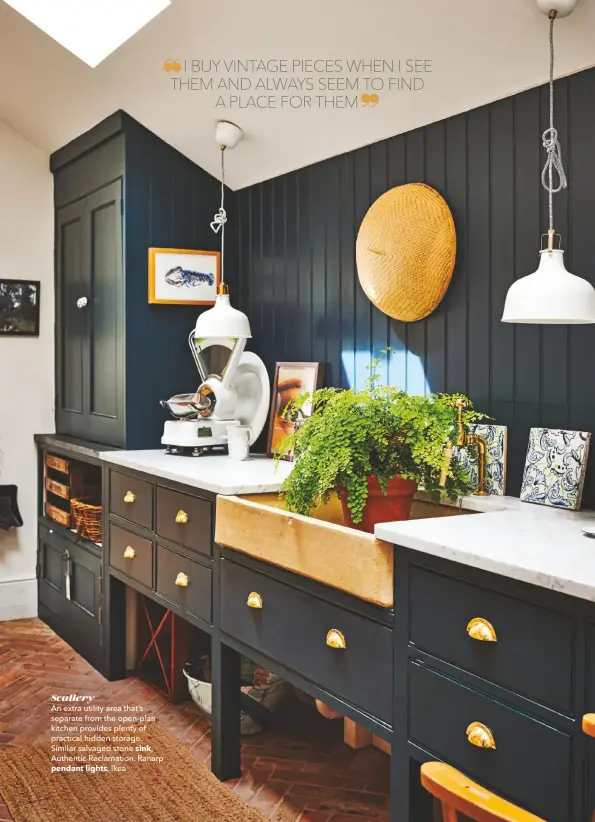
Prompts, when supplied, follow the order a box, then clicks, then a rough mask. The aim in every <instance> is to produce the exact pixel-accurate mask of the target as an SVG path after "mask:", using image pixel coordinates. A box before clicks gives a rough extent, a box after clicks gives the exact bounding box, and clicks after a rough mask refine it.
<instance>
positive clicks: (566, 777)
mask: <svg viewBox="0 0 595 822" xmlns="http://www.w3.org/2000/svg"><path fill="white" fill-rule="evenodd" d="M408 720H409V739H410V740H411V741H412V742H414V743H415V744H417V745H419V746H421V747H422V748H424V749H425V750H427V751H428V752H429V753H430V754H432V755H433V756H436V757H437V758H438V759H441V760H444V761H446V762H448V763H449V764H451V765H453V766H454V767H456V768H458V769H459V770H461V771H462V772H463V773H465V774H467V775H468V776H469V777H471V778H472V779H475V780H477V781H478V782H479V783H480V784H482V785H484V786H485V787H486V788H489V789H491V790H493V791H495V792H496V793H500V794H501V795H503V796H505V797H506V798H507V799H509V800H511V801H512V802H515V803H516V804H518V805H520V806H521V807H523V808H526V809H527V810H529V811H531V812H532V813H534V814H537V815H538V816H540V817H542V818H543V819H547V820H548V822H568V820H569V819H572V818H573V816H572V800H571V796H572V759H573V750H572V749H573V740H572V737H571V736H570V735H569V734H567V733H564V732H563V731H560V730H558V729H557V728H554V727H552V726H551V725H548V724H546V723H545V722H543V721H541V720H538V719H534V718H533V717H530V716H528V715H527V714H524V713H522V712H521V711H518V710H516V709H514V708H511V707H509V706H508V705H506V704H504V703H502V702H498V701H496V700H494V699H492V698H490V697H488V696H486V695H485V694H482V693H480V692H479V691H476V690H474V689H472V688H468V687H467V686H465V685H462V684H460V683H459V682H456V681H455V680H453V679H451V678H450V677H447V676H444V675H443V674H441V673H438V672H437V671H434V670H433V669H431V668H428V667H426V666H425V665H423V664H422V663H419V662H414V661H413V662H410V663H409V716H408ZM473 722H479V723H482V725H484V726H486V727H487V728H488V729H489V730H490V731H491V733H492V734H493V738H494V742H495V745H496V747H495V749H491V748H480V747H475V746H474V745H472V744H471V743H470V742H469V740H468V738H467V729H468V727H469V725H470V724H471V723H473Z"/></svg>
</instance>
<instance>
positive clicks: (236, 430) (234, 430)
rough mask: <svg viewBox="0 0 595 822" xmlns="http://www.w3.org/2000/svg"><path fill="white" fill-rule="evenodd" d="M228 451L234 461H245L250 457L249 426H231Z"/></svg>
mask: <svg viewBox="0 0 595 822" xmlns="http://www.w3.org/2000/svg"><path fill="white" fill-rule="evenodd" d="M227 450H228V453H229V456H230V457H231V459H232V460H238V461H239V460H245V459H247V458H248V456H249V455H250V428H249V427H248V426H247V425H229V426H228V428H227Z"/></svg>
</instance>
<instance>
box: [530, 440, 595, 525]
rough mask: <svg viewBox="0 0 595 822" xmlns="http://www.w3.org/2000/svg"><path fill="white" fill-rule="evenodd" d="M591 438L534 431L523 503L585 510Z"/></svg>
mask: <svg viewBox="0 0 595 822" xmlns="http://www.w3.org/2000/svg"><path fill="white" fill-rule="evenodd" d="M590 442H591V434H590V432H589V431H563V430H561V429H558V428H532V429H531V431H530V433H529V447H528V448H527V459H526V460H525V472H524V474H523V483H522V486H521V500H523V501H524V502H534V503H537V504H538V505H551V506H553V507H554V508H569V509H571V510H573V511H577V510H578V509H579V508H580V506H581V497H582V493H583V484H584V481H585V473H586V470H587V457H588V455H589V445H590Z"/></svg>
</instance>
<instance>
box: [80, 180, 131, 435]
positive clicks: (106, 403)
mask: <svg viewBox="0 0 595 822" xmlns="http://www.w3.org/2000/svg"><path fill="white" fill-rule="evenodd" d="M121 201H122V184H121V181H120V180H116V181H115V182H114V183H110V185H107V186H104V187H103V188H102V189H100V190H99V191H96V192H94V193H93V194H90V195H89V196H88V197H87V201H86V216H85V219H86V223H87V225H86V230H87V231H88V238H89V264H90V278H91V320H92V321H91V323H90V325H89V336H88V351H89V375H88V376H89V411H90V417H91V419H90V435H91V436H90V438H91V439H93V440H96V441H97V442H105V443H107V444H109V445H124V402H123V380H124V316H123V306H124V289H123V277H122V214H121V208H122V206H121Z"/></svg>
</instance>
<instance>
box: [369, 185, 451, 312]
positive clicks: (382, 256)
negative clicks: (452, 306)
mask: <svg viewBox="0 0 595 822" xmlns="http://www.w3.org/2000/svg"><path fill="white" fill-rule="evenodd" d="M456 246H457V240H456V232H455V224H454V220H453V218H452V214H451V213H450V209H449V207H448V205H447V203H446V201H445V200H444V198H443V197H442V196H441V195H440V194H439V193H438V192H437V191H436V190H435V189H433V188H431V187H430V186H427V185H425V184H424V183H408V184H407V185H402V186H397V187H396V188H391V189H390V191H387V192H386V193H385V194H383V195H382V196H381V197H379V198H378V199H377V200H376V202H374V203H373V204H372V205H371V206H370V208H369V210H368V212H367V214H366V216H365V217H364V219H363V221H362V224H361V226H360V229H359V233H358V235H357V243H356V249H355V255H356V261H357V273H358V276H359V281H360V283H361V286H362V288H363V289H364V291H365V293H366V296H367V297H368V299H369V300H370V301H371V302H373V303H374V305H375V306H377V308H379V309H380V310H381V311H383V312H384V313H385V314H388V315H389V317H393V318H394V319H395V320H404V321H405V322H413V321H414V320H421V319H423V318H424V317H427V316H428V315H429V314H431V313H432V311H434V309H435V308H436V307H437V306H438V304H439V303H440V301H441V300H442V298H443V297H444V295H445V294H446V290H447V288H448V285H449V283H450V280H451V277H452V272H453V269H454V265H455V256H456Z"/></svg>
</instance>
